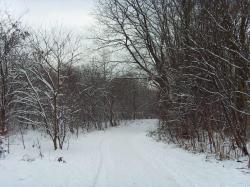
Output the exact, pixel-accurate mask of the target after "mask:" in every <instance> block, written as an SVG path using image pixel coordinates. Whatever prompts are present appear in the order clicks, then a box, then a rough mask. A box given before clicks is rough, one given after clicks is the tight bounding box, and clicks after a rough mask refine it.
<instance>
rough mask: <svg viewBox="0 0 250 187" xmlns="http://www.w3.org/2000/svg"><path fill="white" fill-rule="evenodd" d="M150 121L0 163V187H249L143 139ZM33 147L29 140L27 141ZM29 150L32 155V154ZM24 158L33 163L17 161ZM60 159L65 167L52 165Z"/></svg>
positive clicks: (213, 166) (235, 173) (248, 178)
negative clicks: (56, 148) (28, 158)
mask: <svg viewBox="0 0 250 187" xmlns="http://www.w3.org/2000/svg"><path fill="white" fill-rule="evenodd" d="M155 123H156V121H155V120H141V121H140V120H138V121H133V122H130V123H128V124H127V125H124V126H120V127H117V128H111V129H108V130H106V131H102V132H92V133H90V134H87V135H85V136H82V137H80V138H79V139H78V140H77V141H76V140H75V141H72V142H71V146H70V149H69V150H68V151H66V150H64V151H56V152H54V151H52V150H48V149H46V147H47V146H48V147H49V146H51V145H50V144H49V143H50V142H43V143H42V149H43V153H44V155H45V157H44V158H43V159H42V160H41V159H39V158H38V157H37V156H36V155H37V152H36V150H34V148H29V149H27V150H21V149H20V146H18V147H16V148H15V149H16V150H15V152H14V150H13V154H11V155H9V156H8V157H7V158H6V159H5V160H0V186H1V187H42V186H44V187H45V186H46V187H250V175H249V174H243V173H241V172H240V171H239V170H237V169H234V168H229V167H222V164H217V163H215V162H213V163H210V162H206V161H205V159H204V156H202V155H193V154H191V153H188V152H186V151H184V150H182V149H179V148H175V147H174V146H173V145H167V144H163V143H160V142H155V141H154V140H153V139H152V138H150V137H147V136H146V133H147V130H149V129H151V128H154V124H155ZM26 141H27V142H32V138H31V139H26ZM32 150H33V151H32ZM25 153H29V154H31V155H32V156H33V157H36V160H35V161H34V162H24V161H20V158H22V155H23V154H25ZM58 156H63V158H64V159H65V160H66V163H58V162H57V161H55V159H56V158H57V157H58Z"/></svg>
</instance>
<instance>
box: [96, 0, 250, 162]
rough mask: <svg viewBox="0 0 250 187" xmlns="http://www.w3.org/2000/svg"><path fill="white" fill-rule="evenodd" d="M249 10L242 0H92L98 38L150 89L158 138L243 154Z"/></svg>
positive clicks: (223, 153)
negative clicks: (152, 89) (157, 120)
mask: <svg viewBox="0 0 250 187" xmlns="http://www.w3.org/2000/svg"><path fill="white" fill-rule="evenodd" d="M249 10H250V2H249V0H216V1H213V0H212V1H211V0H143V1H141V0H99V3H98V8H97V11H96V15H97V17H98V20H99V22H100V23H101V24H102V27H103V33H101V34H100V35H99V36H97V41H98V42H99V44H100V45H101V46H109V47H112V46H113V47H115V48H116V49H117V50H121V51H123V52H124V53H126V54H127V56H128V61H126V63H127V64H133V65H136V66H137V67H138V68H140V69H141V71H142V72H144V73H145V74H146V75H147V76H148V77H150V81H151V82H153V83H154V84H155V85H156V86H157V88H158V107H159V111H160V119H161V123H160V125H159V127H158V130H157V131H156V132H155V134H156V135H157V136H158V137H159V138H161V139H168V140H171V141H172V142H174V143H178V144H179V145H181V146H183V147H185V148H187V149H191V150H198V151H202V152H211V153H215V154H216V155H217V156H218V157H219V158H220V159H224V158H228V157H232V156H234V157H238V156H239V155H242V154H243V155H248V156H249V150H248V148H247V141H248V139H249V125H250V124H249V122H250V120H249V119H250V118H249V112H250V111H249V96H250V95H249V89H250V87H249V86H250V83H249V72H250V71H249V64H250V45H249V44H250V33H249V31H250V23H249V16H250V13H249V12H250V11H249Z"/></svg>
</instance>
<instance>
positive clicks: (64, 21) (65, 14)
mask: <svg viewBox="0 0 250 187" xmlns="http://www.w3.org/2000/svg"><path fill="white" fill-rule="evenodd" d="M0 1H1V3H0V5H1V6H2V7H4V8H5V9H7V10H8V12H10V13H11V15H14V16H15V17H21V18H22V19H21V20H23V22H24V23H25V24H28V25H30V26H33V27H41V26H54V25H57V26H64V27H68V28H71V29H72V28H74V29H75V28H77V29H81V28H87V27H89V26H91V24H92V23H93V22H94V19H93V17H91V15H90V13H91V11H92V9H93V6H94V2H93V0H0Z"/></svg>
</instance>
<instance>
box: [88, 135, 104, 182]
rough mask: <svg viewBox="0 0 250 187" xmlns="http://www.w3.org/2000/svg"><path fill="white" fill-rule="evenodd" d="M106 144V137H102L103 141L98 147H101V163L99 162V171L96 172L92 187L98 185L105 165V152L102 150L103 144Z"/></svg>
mask: <svg viewBox="0 0 250 187" xmlns="http://www.w3.org/2000/svg"><path fill="white" fill-rule="evenodd" d="M103 144H104V138H103V139H101V142H100V143H99V146H98V149H99V155H100V156H99V157H100V159H99V163H98V167H97V172H96V174H95V177H94V180H93V184H92V185H91V186H92V187H96V185H97V182H98V180H99V176H100V173H101V170H102V167H103V152H102V146H103Z"/></svg>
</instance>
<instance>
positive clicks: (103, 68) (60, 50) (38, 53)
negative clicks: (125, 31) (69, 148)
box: [0, 15, 156, 149]
mask: <svg viewBox="0 0 250 187" xmlns="http://www.w3.org/2000/svg"><path fill="white" fill-rule="evenodd" d="M81 45H82V41H81V39H80V37H78V36H77V35H75V34H73V33H71V32H66V31H64V30H63V29H51V30H39V31H37V32H35V31H32V30H29V29H27V28H25V27H23V26H22V24H21V22H20V21H16V20H13V19H11V18H10V16H9V15H7V16H4V17H2V18H1V20H0V135H2V136H6V135H8V134H10V133H12V132H13V131H16V130H20V131H21V133H22V132H23V130H25V129H33V130H40V131H43V132H44V133H45V134H47V135H48V137H49V138H50V139H51V141H52V143H53V147H54V149H59V148H60V149H62V148H63V144H64V142H65V141H66V139H67V138H68V137H69V136H70V134H76V135H77V136H78V134H79V132H82V131H90V130H93V129H97V130H104V129H105V128H108V127H109V126H117V125H119V122H120V121H121V120H127V119H137V118H145V117H147V118H152V117H154V116H155V112H154V107H155V106H154V105H155V104H154V103H155V98H156V96H155V95H156V91H155V89H152V88H150V86H149V84H148V83H147V82H146V81H145V80H144V79H140V78H138V77H137V75H136V74H137V72H124V71H120V70H119V68H118V69H115V66H114V65H113V64H112V65H111V64H110V63H109V62H110V57H109V52H108V51H105V50H102V51H101V52H98V54H99V55H96V56H95V57H93V59H84V56H83V49H82V47H81Z"/></svg>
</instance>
